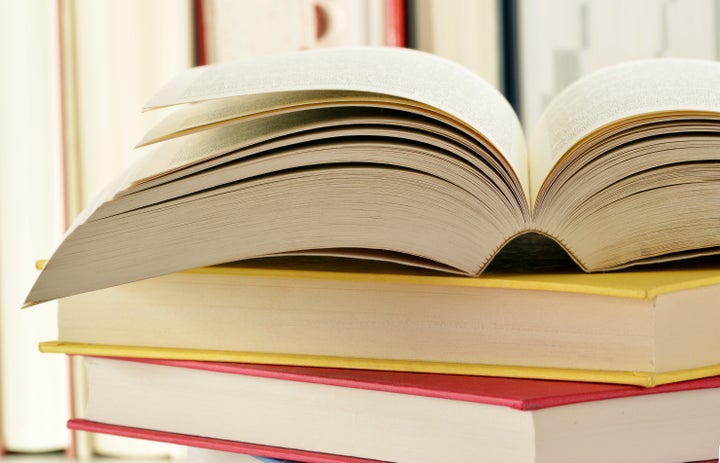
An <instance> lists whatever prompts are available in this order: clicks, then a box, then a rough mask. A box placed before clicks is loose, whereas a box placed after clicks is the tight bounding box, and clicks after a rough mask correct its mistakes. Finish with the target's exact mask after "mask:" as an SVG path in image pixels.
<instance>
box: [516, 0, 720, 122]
mask: <svg viewBox="0 0 720 463" xmlns="http://www.w3.org/2000/svg"><path fill="white" fill-rule="evenodd" d="M517 2H518V13H519V15H518V32H519V37H518V47H519V50H518V54H519V68H520V73H519V76H518V77H519V84H520V101H521V104H520V111H521V113H522V122H523V125H524V126H525V129H526V130H527V131H528V133H529V132H530V131H531V130H532V128H533V126H534V125H535V123H536V122H537V120H538V119H539V117H540V113H541V112H542V111H543V109H545V107H546V106H547V104H548V102H549V101H550V99H552V97H554V96H555V95H556V94H557V92H559V91H560V90H561V89H563V88H565V87H566V86H567V85H568V84H569V83H571V82H573V81H575V80H576V79H577V78H579V77H581V76H583V75H585V74H587V73H589V72H591V71H594V70H597V69H600V68H601V67H604V66H608V65H611V64H615V63H619V62H621V61H627V60H632V59H642V58H657V57H683V58H703V59H711V60H717V59H718V57H720V49H719V48H720V11H719V10H720V4H718V2H716V1H713V0H696V1H692V2H680V1H675V0H644V1H642V2H623V1H621V0H546V1H543V2H537V1H533V0H517Z"/></svg>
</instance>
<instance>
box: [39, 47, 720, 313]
mask: <svg viewBox="0 0 720 463" xmlns="http://www.w3.org/2000/svg"><path fill="white" fill-rule="evenodd" d="M719 87H720V63H717V62H712V61H693V60H662V59H659V60H649V61H641V62H633V63H627V64H623V65H619V66H616V67H613V68H609V69H606V70H603V71H599V72H597V73H595V74H592V75H590V76H587V77H585V78H583V79H582V80H580V81H578V82H576V83H575V84H573V85H571V86H569V87H568V88H567V89H566V90H565V91H564V92H563V93H562V94H560V95H558V97H556V98H555V100H554V101H553V102H552V103H551V104H550V105H549V106H548V108H547V110H546V112H545V115H544V117H543V118H542V120H541V121H540V123H539V124H538V129H537V130H536V131H535V132H534V134H533V135H532V136H531V137H529V138H528V143H527V144H526V142H525V134H524V133H523V130H522V128H521V126H520V123H519V122H518V118H517V116H516V115H515V113H514V112H513V110H512V108H511V107H510V105H509V104H508V103H507V101H506V100H505V99H504V98H503V97H502V95H501V94H500V93H499V92H498V91H497V90H496V89H495V88H493V87H492V86H491V85H489V84H488V83H487V82H485V81H484V80H482V79H481V78H480V77H478V76H477V75H476V74H474V73H473V72H471V71H469V70H468V69H466V68H464V67H462V66H460V65H457V64H455V63H453V62H451V61H448V60H445V59H442V58H440V57H437V56H434V55H430V54H426V53H423V52H419V51H413V50H408V49H399V48H382V47H377V48H373V47H367V48H350V49H345V48H337V49H324V50H310V51H305V52H296V53H292V54H284V55H272V56H266V57H261V58H257V59H254V60H246V61H238V62H234V63H224V64H218V65H210V66H205V67H198V68H193V69H189V70H187V71H185V72H183V73H181V74H180V75H178V76H177V77H176V78H175V79H173V80H172V81H171V82H170V83H168V84H167V85H166V86H165V87H163V88H162V89H161V90H160V91H159V92H158V93H157V94H156V95H155V96H154V97H153V98H152V99H151V100H150V102H149V103H148V105H147V107H148V109H152V108H159V107H169V106H178V107H177V108H176V110H175V111H172V112H170V114H169V115H168V116H167V118H166V119H164V120H163V121H161V122H160V123H158V125H157V126H155V127H154V128H153V129H151V130H150V132H149V133H148V134H147V136H146V137H145V138H144V139H143V140H142V142H141V144H142V145H155V146H145V147H143V148H142V150H143V151H146V152H143V153H141V154H138V160H137V162H136V164H135V165H134V166H132V167H131V168H130V169H129V170H128V171H127V172H126V173H124V174H122V175H121V176H119V177H118V179H117V181H115V182H114V183H113V184H111V185H109V186H108V188H107V190H106V191H105V193H104V194H103V195H101V196H100V197H99V198H98V200H97V201H96V202H95V204H94V205H93V206H91V207H90V208H88V209H87V210H86V211H85V213H84V214H82V215H81V217H79V218H78V220H77V221H76V223H75V225H74V226H73V227H72V229H71V230H70V232H69V233H68V235H67V236H66V238H65V240H64V241H63V243H62V244H61V245H60V246H59V248H58V249H57V251H56V252H55V253H54V255H53V256H52V257H51V259H50V260H49V262H48V264H47V266H46V267H45V269H44V270H43V272H42V273H41V274H40V276H39V278H38V280H37V283H36V284H35V286H34V288H33V289H32V291H31V292H30V294H29V296H28V298H27V303H28V304H33V303H37V302H42V301H46V300H50V299H54V298H58V297H64V296H69V295H72V294H77V293H80V292H84V291H90V290H94V289H99V288H103V287H107V286H112V285H116V284H121V283H127V282H130V281H134V280H139V279H143V278H148V277H153V276H157V275H161V274H167V273H170V272H175V271H181V270H185V269H188V268H194V267H202V266H208V265H215V264H218V263H222V262H230V261H236V260H241V259H247V258H253V257H260V256H269V255H279V254H324V255H328V254H329V255H341V256H351V257H357V256H361V257H370V258H377V259H384V260H392V261H399V262H404V263H408V264H412V265H419V266H427V267H432V268H436V269H443V270H446V271H448V272H455V273H459V274H465V275H477V274H479V273H481V272H482V271H483V270H484V269H485V268H486V266H487V265H488V264H489V263H490V262H491V261H492V259H493V257H495V256H496V255H497V254H498V252H499V250H500V249H502V248H503V247H504V246H505V245H506V244H507V243H508V242H510V241H512V240H513V239H514V238H515V237H518V236H521V235H525V234H527V233H536V234H540V235H545V236H548V237H551V238H552V239H554V240H555V241H556V242H558V243H560V245H561V246H562V247H563V248H564V249H565V250H566V251H567V253H568V254H569V255H570V256H572V258H573V259H574V260H575V261H576V262H577V264H578V265H579V266H580V267H582V268H583V269H584V270H587V271H601V270H612V269H618V268H623V267H627V266H632V265H637V264H645V263H652V262H656V261H665V260H673V259H680V258H685V257H691V256H696V255H701V254H708V253H716V252H717V251H718V249H719V246H720V212H719V211H720V167H718V166H719V165H720V164H719V163H718V162H717V160H718V158H719V157H720V149H718V146H720V137H718V119H720V94H719V93H718V92H717V88H719ZM168 111H170V110H168ZM156 142H157V143H156ZM159 142H162V143H159ZM526 145H527V146H529V148H526Z"/></svg>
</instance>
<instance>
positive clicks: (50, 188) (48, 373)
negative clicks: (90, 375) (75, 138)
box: [0, 1, 70, 452]
mask: <svg viewBox="0 0 720 463" xmlns="http://www.w3.org/2000/svg"><path fill="white" fill-rule="evenodd" d="M2 6H3V9H2V12H3V14H2V15H0V41H2V43H3V44H4V46H2V47H0V59H2V63H3V71H2V72H1V73H0V99H1V100H2V102H3V110H2V113H1V115H2V116H1V119H2V136H0V152H2V155H0V198H2V200H1V203H2V204H1V205H0V224H1V228H0V276H1V279H0V309H1V310H0V352H1V354H2V360H1V361H0V371H1V374H0V379H1V380H2V387H1V390H2V395H1V400H0V410H1V414H0V431H1V436H0V449H4V450H5V451H6V452H49V451H57V450H63V449H65V448H67V447H68V446H69V443H70V433H69V432H68V431H67V429H66V428H65V421H66V420H67V418H68V416H69V411H70V409H69V397H70V392H69V387H68V386H69V382H68V362H67V360H66V359H58V358H49V357H48V356H42V355H41V354H40V353H39V352H38V350H37V342H38V341H39V340H42V339H43V338H47V336H48V335H52V333H54V332H55V330H56V317H55V314H56V312H55V307H56V305H55V304H54V303H53V304H50V305H48V306H47V307H43V308H42V309H41V310H39V311H37V312H35V313H30V312H28V311H21V310H20V305H21V304H22V303H21V299H22V293H23V292H25V291H26V289H27V288H29V287H30V285H31V284H32V280H34V279H35V277H36V269H35V260H36V259H37V258H38V256H40V255H44V256H46V255H48V253H50V252H51V251H52V249H53V248H54V246H55V245H56V244H57V242H58V240H60V239H61V238H62V233H63V230H64V219H63V178H62V151H61V149H60V144H61V137H62V135H61V125H60V111H61V110H60V92H59V74H60V68H59V62H58V58H57V49H58V35H57V33H58V27H57V5H56V3H55V2H12V3H11V2H9V1H4V2H2Z"/></svg>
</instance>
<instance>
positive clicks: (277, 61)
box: [146, 47, 528, 192]
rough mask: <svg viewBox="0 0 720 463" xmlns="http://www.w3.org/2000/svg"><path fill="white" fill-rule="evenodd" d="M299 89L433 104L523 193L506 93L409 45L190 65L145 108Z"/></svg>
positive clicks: (517, 139) (517, 133) (522, 168)
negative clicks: (476, 139) (487, 150)
mask: <svg viewBox="0 0 720 463" xmlns="http://www.w3.org/2000/svg"><path fill="white" fill-rule="evenodd" d="M298 90H351V91H362V92H374V93H381V94H385V95H391V96H394V97H399V98H407V99H411V100H415V101H418V102H420V103H422V104H425V105H429V106H433V107H435V108H437V109H439V110H440V111H441V112H444V113H447V114H448V115H450V116H452V117H453V118H455V119H457V120H459V121H462V122H463V123H465V124H467V125H468V126H470V127H472V128H473V129H474V130H475V131H476V133H477V134H482V135H481V137H482V138H484V139H486V140H487V142H488V143H489V144H490V145H491V146H492V147H493V148H494V149H495V150H496V151H497V152H498V153H501V155H502V156H503V157H504V161H505V162H506V164H507V165H508V167H509V168H510V169H512V171H513V173H514V174H515V176H516V177H517V179H518V181H519V183H520V185H521V186H522V187H523V188H524V189H525V191H526V192H527V186H528V179H527V152H526V148H525V143H524V138H523V137H524V136H523V133H522V129H521V127H520V122H519V120H518V118H517V116H516V115H515V112H514V111H513V109H512V107H511V106H510V104H509V103H508V102H507V100H505V98H504V97H503V96H502V95H501V94H500V92H499V91H498V90H497V89H495V88H493V87H492V86H491V85H490V84H488V83H487V82H485V81H484V80H482V79H481V78H480V77H478V76H477V75H476V74H474V73H473V72H471V71H470V70H468V69H466V68H464V67H462V66H460V65H458V64H456V63H454V62H452V61H449V60H446V59H443V58H440V57H437V56H434V55H430V54H427V53H422V52H418V51H415V50H409V49H402V48H390V47H388V48H383V47H362V48H333V49H322V50H309V51H305V52H301V53H293V54H281V55H270V56H264V57H259V58H257V59H253V60H246V61H237V62H232V63H223V64H217V65H210V66H203V67H198V68H193V69H189V70H187V71H185V72H184V73H182V74H180V75H179V76H178V77H176V78H175V79H174V80H173V81H171V82H170V83H169V84H168V85H167V86H165V87H164V88H163V89H161V90H160V92H159V93H158V94H156V95H155V96H154V97H153V98H152V99H151V100H150V101H149V102H148V104H147V105H146V109H152V108H156V107H163V106H170V105H175V104H181V103H190V102H198V101H204V100H209V99H214V98H226V97H232V96H238V95H249V94H258V93H269V92H284V91H298Z"/></svg>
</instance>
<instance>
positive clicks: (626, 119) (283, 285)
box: [27, 48, 720, 463]
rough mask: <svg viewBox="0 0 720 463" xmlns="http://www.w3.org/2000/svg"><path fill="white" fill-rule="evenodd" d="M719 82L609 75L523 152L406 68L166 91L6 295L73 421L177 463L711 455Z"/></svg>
mask: <svg viewBox="0 0 720 463" xmlns="http://www.w3.org/2000/svg"><path fill="white" fill-rule="evenodd" d="M717 82H720V64H718V63H712V62H703V61H686V60H680V61H679V60H652V61H645V62H639V63H631V64H626V65H621V66H618V67H615V68H611V69H608V70H606V71H601V72H600V73H597V74H594V75H592V76H590V77H588V78H586V79H584V80H582V81H580V82H578V83H576V84H574V85H573V86H571V87H569V88H568V89H567V91H566V92H565V93H563V94H561V95H560V96H559V97H558V98H557V99H556V100H555V101H554V102H553V103H552V104H551V105H550V106H549V107H548V111H547V112H546V115H545V116H544V118H543V119H542V120H541V121H540V123H539V126H538V127H539V129H538V131H537V132H536V135H534V136H533V138H531V139H530V140H529V146H530V149H529V150H528V149H526V148H525V145H526V143H525V141H524V138H523V136H522V132H521V128H520V126H519V123H518V122H517V117H516V116H515V114H514V113H513V112H512V109H511V108H510V106H509V105H508V104H507V103H506V102H505V101H504V99H503V98H502V96H501V95H500V94H499V93H498V92H497V91H496V90H494V89H493V88H492V87H491V86H489V85H488V84H486V83H484V82H483V81H482V80H480V79H479V78H478V77H477V76H475V75H473V74H472V73H471V72H469V71H467V70H465V69H464V68H462V67H460V66H457V65H455V64H453V63H451V62H449V61H445V60H442V59H440V58H437V57H434V56H431V55H427V54H423V53H420V52H415V51H411V50H405V49H391V48H355V49H328V50H313V51H306V52H299V53H293V54H287V55H278V56H270V57H263V58H258V59H256V60H253V61H245V62H238V63H231V64H222V65H211V66H205V67H199V68H195V69H191V70H188V71H186V72H184V73H183V74H181V75H179V76H178V77H177V78H176V79H174V80H173V81H171V82H170V83H169V84H168V85H167V86H166V87H165V88H163V89H162V90H161V91H160V92H159V93H158V94H157V95H156V96H155V97H154V98H153V99H152V100H151V101H150V103H149V104H148V108H161V107H169V106H172V107H175V110H173V111H170V112H169V114H168V116H167V117H166V119H165V120H163V121H162V122H161V123H159V124H158V125H157V126H156V127H155V128H154V129H152V130H151V131H150V132H149V133H148V134H147V135H146V137H145V138H144V139H143V141H142V142H141V146H142V148H140V150H142V151H144V152H143V153H142V154H141V155H140V157H139V159H138V161H137V162H136V164H135V165H133V166H132V167H131V168H130V170H129V171H128V172H126V173H125V174H123V175H122V176H120V177H119V178H118V180H117V181H116V182H115V183H114V184H112V185H110V186H108V189H107V190H106V192H105V193H104V194H103V195H102V196H101V197H100V198H99V199H98V201H97V203H96V204H95V205H94V206H93V207H91V208H89V209H88V210H87V211H86V212H85V213H84V214H83V215H82V216H81V217H79V218H78V220H77V221H76V223H75V224H74V225H73V227H72V228H71V230H70V231H69V232H68V234H67V235H66V237H65V240H64V241H63V242H62V243H61V244H60V246H59V247H58V249H57V251H56V252H55V253H54V254H53V256H52V257H51V258H50V259H49V261H48V262H47V263H46V264H45V265H44V268H43V270H42V272H41V273H40V275H39V277H38V280H37V282H36V284H35V286H34V287H33V289H32V290H31V292H30V294H29V296H28V299H27V305H33V304H37V303H41V302H44V301H47V300H53V299H60V304H59V333H58V339H57V340H56V341H52V342H46V343H43V344H42V345H41V350H43V351H45V352H60V353H66V354H80V355H84V356H86V365H87V371H88V389H89V399H88V403H87V408H86V413H85V415H84V417H83V418H82V419H73V420H71V422H70V423H69V426H70V427H71V428H73V429H78V430H86V431H93V432H101V433H108V434H115V435H123V436H131V437H139V438H143V439H149V440H157V441H163V442H173V443H180V444H183V445H187V446H189V447H190V448H192V449H193V450H192V452H191V454H190V457H191V460H192V461H194V462H196V463H200V462H213V463H221V462H229V461H234V462H240V461H244V460H242V459H241V458H245V457H244V456H243V455H245V454H247V455H255V456H257V457H263V458H275V459H289V460H294V461H302V462H363V461H364V462H367V461H394V462H413V463H417V462H441V461H501V462H553V463H555V462H618V461H622V462H626V463H632V462H682V461H698V460H707V459H710V458H715V457H716V456H717V452H718V445H720V424H719V423H720V422H719V421H718V419H717V417H718V416H720V337H719V336H717V327H718V326H719V325H720V323H719V322H720V310H717V307H716V306H717V303H716V300H717V298H718V296H720V265H718V262H717V260H716V259H713V258H712V257H710V258H704V259H703V258H699V256H703V255H712V254H714V253H716V252H717V250H718V249H720V212H718V211H720V170H718V169H719V168H718V167H717V166H718V163H717V159H718V154H717V153H718V152H720V150H718V148H720V141H719V140H720V139H719V138H718V137H717V131H718V127H717V121H718V120H720V99H717V98H711V96H712V92H710V90H709V89H714V88H716V87H717V86H716V84H717ZM709 92H710V93H709ZM558 250H560V252H558ZM690 257H694V258H696V259H693V260H692V262H691V263H689V262H685V263H684V265H674V264H673V262H674V261H676V260H681V259H684V258H690ZM650 263H654V264H656V265H654V266H652V267H647V266H640V265H639V264H650ZM578 267H580V269H581V270H584V272H582V271H578ZM626 267H629V268H630V269H627V270H621V269H623V268H626Z"/></svg>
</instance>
